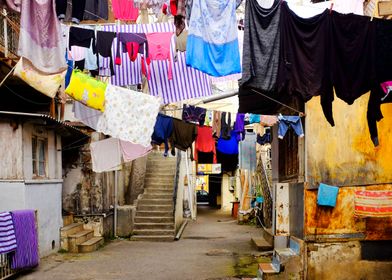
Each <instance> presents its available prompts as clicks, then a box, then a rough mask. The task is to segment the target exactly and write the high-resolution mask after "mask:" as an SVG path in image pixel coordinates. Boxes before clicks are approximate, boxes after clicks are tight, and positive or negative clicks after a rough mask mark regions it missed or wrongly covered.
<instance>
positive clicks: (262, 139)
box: [256, 132, 272, 145]
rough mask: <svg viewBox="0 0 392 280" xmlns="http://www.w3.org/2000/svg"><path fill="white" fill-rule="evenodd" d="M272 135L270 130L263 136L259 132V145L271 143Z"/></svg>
mask: <svg viewBox="0 0 392 280" xmlns="http://www.w3.org/2000/svg"><path fill="white" fill-rule="evenodd" d="M271 140H272V137H271V133H270V132H266V133H264V135H263V136H261V135H260V134H257V138H256V141H257V143H258V144H259V145H264V144H269V143H271Z"/></svg>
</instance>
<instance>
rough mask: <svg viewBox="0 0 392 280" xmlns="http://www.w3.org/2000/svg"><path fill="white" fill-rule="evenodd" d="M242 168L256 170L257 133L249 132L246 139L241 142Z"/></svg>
mask: <svg viewBox="0 0 392 280" xmlns="http://www.w3.org/2000/svg"><path fill="white" fill-rule="evenodd" d="M240 168H241V169H247V170H250V171H254V170H256V133H253V132H247V133H246V135H245V140H244V141H242V142H240Z"/></svg>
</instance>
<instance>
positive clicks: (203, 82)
mask: <svg viewBox="0 0 392 280" xmlns="http://www.w3.org/2000/svg"><path fill="white" fill-rule="evenodd" d="M103 30H104V31H112V32H130V33H138V32H141V33H151V32H174V31H175V26H174V25H173V24H172V23H158V24H133V25H120V26H118V25H107V26H104V28H103ZM116 46H117V39H114V41H113V45H112V55H114V54H115V53H116ZM173 50H175V41H174V38H173V40H172V44H171V51H172V57H174V51H173ZM185 56H186V54H185V52H179V53H178V55H177V62H173V61H172V62H171V63H173V65H172V70H173V79H172V80H169V79H168V69H169V61H152V62H151V79H150V80H149V81H148V86H149V90H150V94H151V95H153V96H158V97H162V102H163V103H164V104H168V103H171V102H177V101H181V100H186V99H191V98H200V97H205V96H209V95H211V93H212V91H211V84H210V80H209V77H208V76H207V75H206V74H204V73H202V72H200V71H198V70H196V69H194V68H191V67H188V66H186V62H185ZM122 61H123V63H122V65H115V66H114V67H115V76H112V77H111V84H113V85H117V86H127V85H135V84H141V83H142V74H141V72H142V71H141V58H140V56H138V58H137V60H136V61H135V62H131V61H130V59H129V57H128V55H127V53H123V54H122ZM109 63H110V62H109V59H104V61H103V69H101V70H100V75H103V76H105V75H106V76H109V75H110V71H109V68H110V64H109Z"/></svg>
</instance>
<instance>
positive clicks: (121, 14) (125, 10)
mask: <svg viewBox="0 0 392 280" xmlns="http://www.w3.org/2000/svg"><path fill="white" fill-rule="evenodd" d="M112 8H113V14H114V17H115V18H116V19H120V20H131V21H136V20H137V17H138V16H139V10H138V9H136V8H135V6H134V3H133V0H112Z"/></svg>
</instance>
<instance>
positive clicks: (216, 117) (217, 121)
mask: <svg viewBox="0 0 392 280" xmlns="http://www.w3.org/2000/svg"><path fill="white" fill-rule="evenodd" d="M221 123H222V120H221V112H219V111H214V112H213V117H212V132H213V135H214V136H215V137H216V138H219V137H220V134H221Z"/></svg>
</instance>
